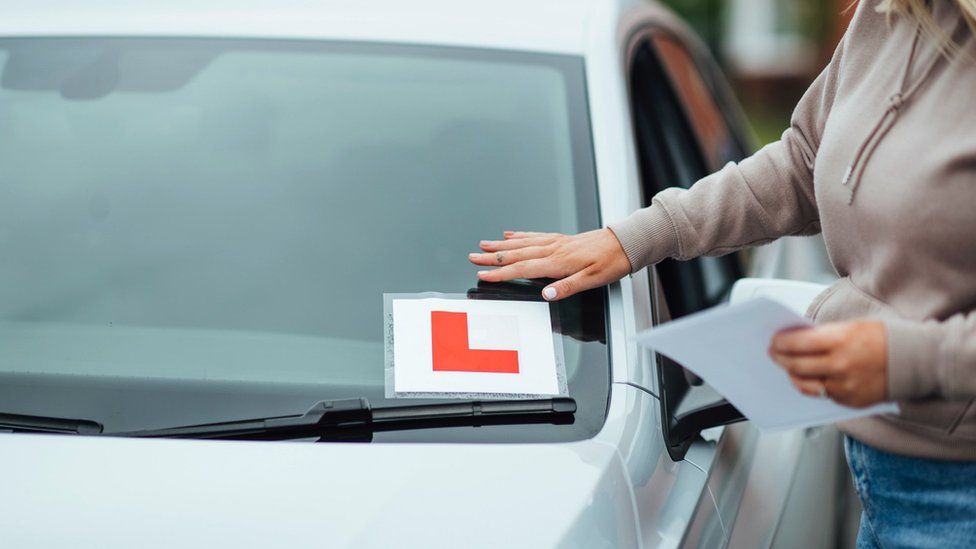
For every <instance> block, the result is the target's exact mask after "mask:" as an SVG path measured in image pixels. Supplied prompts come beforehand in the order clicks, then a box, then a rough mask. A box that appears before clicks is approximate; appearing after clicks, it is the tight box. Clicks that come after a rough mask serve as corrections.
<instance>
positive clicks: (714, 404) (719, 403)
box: [651, 269, 745, 461]
mask: <svg viewBox="0 0 976 549" xmlns="http://www.w3.org/2000/svg"><path fill="white" fill-rule="evenodd" d="M651 278H652V281H653V284H654V287H653V294H652V295H653V296H654V297H653V300H654V309H653V313H654V323H655V324H659V323H661V322H667V321H668V320H671V312H670V310H669V308H668V303H667V301H666V300H665V298H664V289H663V288H662V286H661V279H660V278H658V273H657V270H656V269H652V277H651ZM657 379H658V381H659V385H658V386H659V388H660V392H661V394H660V397H661V429H662V431H663V432H664V440H665V443H666V444H667V448H668V455H670V456H671V459H672V460H674V461H680V460H682V459H684V457H685V454H686V453H687V452H688V447H689V446H691V443H692V442H694V441H695V439H697V438H698V436H699V435H700V434H701V432H702V431H704V430H705V429H710V428H712V427H719V426H721V425H728V424H730V423H736V422H739V421H744V420H745V417H744V416H743V415H742V413H741V412H739V410H738V409H736V407H735V406H732V405H731V404H729V403H728V401H726V400H725V399H724V398H722V396H721V395H719V394H718V393H716V392H715V390H714V389H712V388H711V387H709V386H708V385H705V384H704V383H702V380H701V379H700V378H699V377H698V376H696V375H694V374H693V373H691V372H690V371H688V370H686V369H685V368H684V367H683V366H681V365H680V364H678V363H677V362H675V361H673V360H671V359H669V358H668V357H666V356H664V355H657Z"/></svg>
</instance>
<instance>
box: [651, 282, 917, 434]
mask: <svg viewBox="0 0 976 549" xmlns="http://www.w3.org/2000/svg"><path fill="white" fill-rule="evenodd" d="M809 325H810V323H809V322H808V321H807V320H806V319H804V318H803V317H801V316H800V315H798V314H796V313H795V312H793V311H791V310H789V309H788V308H786V307H785V306H783V305H781V304H779V303H777V302H775V301H772V300H770V299H765V298H757V299H751V300H748V301H745V302H742V303H739V304H736V305H728V306H719V307H715V308H713V309H709V310H707V311H703V312H700V313H696V314H693V315H689V316H687V317H684V318H681V319H678V320H675V321H672V322H668V323H665V324H662V325H660V326H658V327H655V328H653V329H650V330H646V331H643V332H641V333H639V334H637V342H638V343H639V344H641V345H643V346H645V347H649V348H651V349H654V350H655V351H657V352H659V353H661V354H663V355H666V356H668V357H670V358H671V359H672V360H674V361H675V362H678V363H679V364H681V365H682V366H684V367H685V368H687V369H689V370H691V371H692V372H694V373H695V374H697V375H698V376H699V377H701V378H702V379H703V380H704V381H705V382H706V383H708V384H709V385H710V386H711V387H712V388H713V389H715V390H716V391H717V392H718V393H719V394H721V395H722V396H724V397H725V398H726V400H728V401H729V402H730V403H732V405H734V406H735V407H736V408H738V409H739V411H740V412H742V414H743V415H745V416H746V417H747V418H749V419H750V420H751V421H752V422H753V423H755V424H756V426H757V427H759V429H761V430H764V431H769V430H780V429H793V428H800V427H812V426H816V425H826V424H829V423H835V422H838V421H844V420H848V419H853V418H856V417H861V416H867V415H874V414H882V413H898V411H899V410H898V406H897V405H896V404H893V403H883V404H878V405H875V406H870V407H867V408H859V409H856V408H848V407H846V406H841V405H840V404H837V403H835V402H833V401H832V400H830V399H826V398H818V397H808V396H806V395H804V394H803V393H801V392H799V391H798V390H797V389H796V388H795V387H793V384H792V383H790V379H789V376H788V375H787V374H786V372H785V371H784V370H783V369H782V368H781V367H780V366H778V365H777V364H776V363H775V362H773V360H772V358H770V357H769V354H768V349H769V343H770V340H771V338H772V336H773V334H775V333H776V332H778V331H780V330H784V329H788V328H797V327H802V326H809Z"/></svg>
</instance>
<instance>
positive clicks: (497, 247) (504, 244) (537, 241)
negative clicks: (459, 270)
mask: <svg viewBox="0 0 976 549" xmlns="http://www.w3.org/2000/svg"><path fill="white" fill-rule="evenodd" d="M555 240H556V239H555V237H553V238H548V237H537V238H519V239H515V240H482V241H481V242H479V243H478V247H479V248H481V249H482V250H484V251H486V252H501V251H504V250H516V249H518V248H527V247H529V246H545V245H547V244H551V243H553V242H554V241H555Z"/></svg>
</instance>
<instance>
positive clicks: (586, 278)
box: [469, 8, 860, 300]
mask: <svg viewBox="0 0 976 549" xmlns="http://www.w3.org/2000/svg"><path fill="white" fill-rule="evenodd" d="M859 11H860V8H859ZM855 19H857V16H855ZM855 23H856V21H855ZM855 23H852V28H853V27H854V25H855ZM847 40H848V38H847V37H846V36H845V38H844V40H842V41H841V44H840V45H838V47H837V50H836V51H835V52H834V56H833V58H832V59H831V61H830V64H829V65H828V66H827V67H826V68H825V69H824V71H823V72H822V73H821V74H820V76H818V77H817V79H816V80H815V81H814V82H813V84H812V85H811V86H810V88H809V89H808V90H807V92H806V93H805V94H804V95H803V98H802V99H801V100H800V103H799V104H798V105H797V107H796V110H795V111H794V113H793V117H792V121H791V125H790V128H789V129H788V130H786V132H784V133H783V136H782V138H781V139H780V140H779V141H777V142H775V143H772V144H770V145H767V146H766V147H763V148H762V149H761V150H759V151H758V152H756V153H755V154H754V155H752V156H751V157H749V158H747V159H745V160H743V161H742V162H740V163H739V164H729V165H727V166H725V168H723V169H722V170H720V171H719V172H717V173H715V174H712V175H710V176H708V177H706V178H704V179H702V180H700V181H698V182H697V183H695V184H694V185H693V186H692V187H691V188H690V189H687V190H685V189H679V188H671V189H666V190H664V191H662V192H661V193H659V194H658V195H657V196H655V197H654V199H653V202H652V205H651V206H650V207H648V208H644V209H642V210H638V211H637V212H635V213H634V214H632V215H631V216H630V217H628V218H626V219H624V220H622V221H620V222H617V223H611V224H610V226H609V229H600V230H596V231H590V232H587V233H582V234H579V235H571V236H570V235H561V234H552V233H547V234H542V233H524V232H506V234H505V239H504V240H498V241H482V242H481V244H480V247H481V250H482V253H475V254H471V255H470V256H469V259H470V260H471V262H472V263H474V264H476V265H482V266H486V267H498V268H496V269H493V270H489V271H481V272H479V273H478V277H479V278H480V279H481V280H485V281H489V282H500V281H503V280H511V279H513V278H543V277H545V278H556V279H559V280H558V281H557V282H554V283H553V284H550V285H549V286H547V287H546V288H545V289H544V290H543V297H545V298H546V299H550V300H552V299H562V298H564V297H568V296H570V295H573V294H575V293H577V292H580V291H583V290H588V289H590V288H595V287H598V286H603V285H605V284H608V283H610V282H613V281H615V280H618V279H620V278H621V277H623V276H625V275H626V274H627V273H629V272H635V271H638V270H640V269H641V268H643V267H645V266H647V265H651V264H653V263H656V262H658V261H661V260H662V259H665V258H667V257H674V258H678V259H688V258H692V257H696V256H699V255H705V254H710V255H719V254H724V253H729V252H732V251H735V250H737V249H740V248H742V247H745V246H750V245H757V244H763V243H766V242H769V241H771V240H774V239H776V238H779V237H781V236H785V235H792V234H814V233H817V232H819V231H820V222H819V212H818V210H817V205H816V199H815V197H814V193H813V167H814V162H815V159H816V155H817V150H818V148H819V146H820V138H821V135H822V133H823V129H824V124H825V122H826V120H827V116H828V115H829V113H830V108H831V106H832V104H833V99H834V94H835V93H836V90H837V85H838V82H837V81H838V74H840V67H841V64H842V63H843V62H844V56H843V52H844V48H845V44H846V42H847Z"/></svg>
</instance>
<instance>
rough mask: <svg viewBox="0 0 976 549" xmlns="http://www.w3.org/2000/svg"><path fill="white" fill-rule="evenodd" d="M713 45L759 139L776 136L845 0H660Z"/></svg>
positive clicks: (825, 56) (837, 27)
mask: <svg viewBox="0 0 976 549" xmlns="http://www.w3.org/2000/svg"><path fill="white" fill-rule="evenodd" d="M663 3H664V4H666V5H668V6H670V7H671V9H673V10H674V11H675V12H677V13H678V14H679V15H680V16H681V17H682V18H684V19H685V21H687V22H688V23H689V24H690V25H691V26H692V27H693V28H694V30H695V31H696V32H697V33H698V35H699V36H700V37H701V38H702V39H703V40H704V41H705V43H706V44H707V46H708V47H709V48H710V49H711V50H712V53H713V54H714V55H715V58H716V59H717V60H718V61H719V64H721V65H722V68H723V70H724V71H725V74H726V75H727V76H728V78H729V81H730V82H731V83H732V86H733V88H734V89H735V91H736V94H737V95H738V97H739V100H740V101H741V102H742V106H743V108H744V109H745V111H746V115H747V117H748V119H749V122H750V124H751V125H752V128H753V131H754V133H755V135H756V138H757V141H758V144H760V145H762V144H765V143H769V142H770V141H774V140H776V139H778V138H779V136H780V134H781V133H782V132H783V130H784V129H786V128H787V126H788V125H789V120H790V113H791V112H792V110H793V106H794V105H795V104H796V102H797V101H798V100H799V98H800V96H801V95H802V94H803V91H804V90H805V89H806V87H807V86H808V85H809V83H810V82H811V81H812V80H813V79H814V78H815V77H816V75H817V74H818V73H819V72H820V70H821V69H822V68H823V66H824V65H825V64H826V63H827V61H829V59H830V56H831V54H832V53H833V50H834V47H835V46H836V44H837V41H838V40H839V39H840V37H841V36H842V35H843V31H844V29H845V28H846V27H847V24H848V22H849V19H850V16H851V14H852V11H853V10H848V9H847V8H848V6H849V5H850V1H849V0H663Z"/></svg>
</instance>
